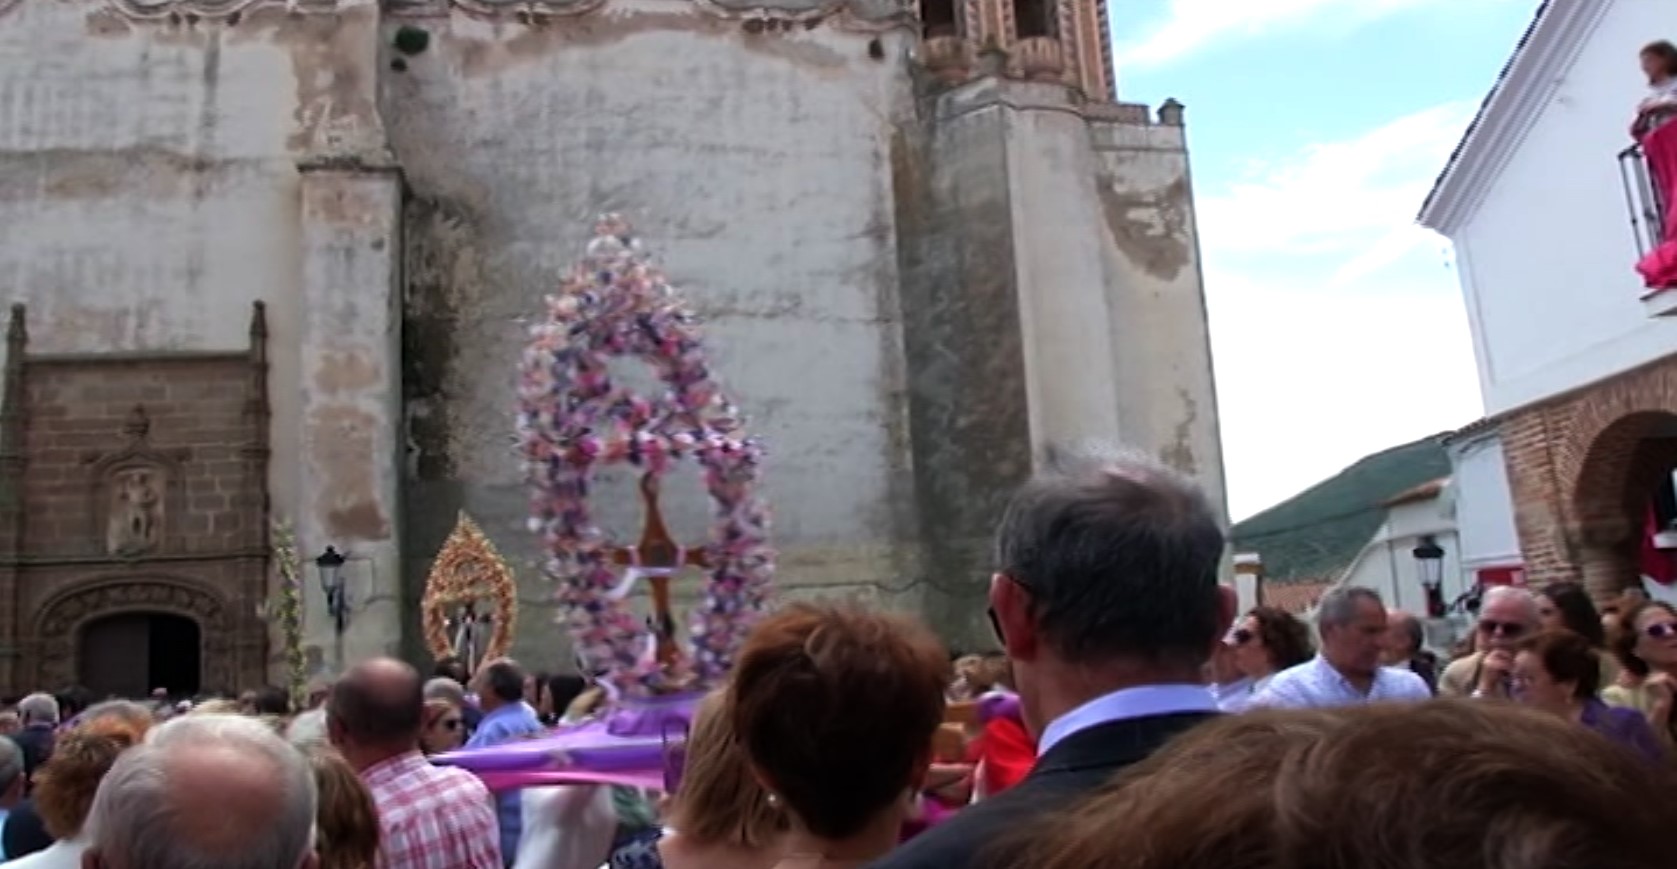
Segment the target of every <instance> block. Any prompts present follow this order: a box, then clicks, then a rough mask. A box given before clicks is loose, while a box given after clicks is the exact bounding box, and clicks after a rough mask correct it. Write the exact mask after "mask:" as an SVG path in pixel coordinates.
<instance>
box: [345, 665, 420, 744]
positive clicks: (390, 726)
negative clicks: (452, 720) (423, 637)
mask: <svg viewBox="0 0 1677 869" xmlns="http://www.w3.org/2000/svg"><path fill="white" fill-rule="evenodd" d="M326 715H327V723H328V726H329V728H330V729H331V732H332V740H333V742H334V743H338V742H343V741H347V742H349V743H351V744H353V745H355V746H359V747H366V748H382V749H390V750H399V749H401V750H405V749H407V748H411V747H412V746H413V745H415V744H416V743H417V742H418V740H419V731H420V728H421V726H422V725H423V724H424V720H425V686H424V683H423V682H421V681H420V678H419V673H418V672H417V671H416V670H414V668H412V667H410V666H408V665H407V664H404V663H402V662H401V661H398V660H395V659H394V658H374V659H373V660H371V661H367V662H364V663H361V664H358V665H356V666H355V667H354V668H353V669H351V670H350V671H349V672H347V673H345V674H344V675H343V678H341V679H339V680H338V681H337V682H335V683H333V685H332V695H331V697H330V698H329V699H328V700H327V701H326ZM340 747H344V746H341V745H340Z"/></svg>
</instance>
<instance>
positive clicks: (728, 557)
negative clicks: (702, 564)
mask: <svg viewBox="0 0 1677 869" xmlns="http://www.w3.org/2000/svg"><path fill="white" fill-rule="evenodd" d="M611 357H635V358H639V359H641V360H643V361H645V362H647V363H649V364H650V365H652V366H653V368H654V369H655V370H656V372H657V374H658V378H659V380H660V381H662V382H663V384H664V386H665V387H666V391H665V393H664V395H662V396H660V397H659V398H657V399H655V400H654V399H648V398H646V397H643V396H640V395H637V394H635V393H634V392H632V391H630V390H628V389H626V388H624V387H620V386H616V385H614V384H613V383H612V381H611V377H610V374H609V372H608V370H607V367H606V366H607V361H608V360H609V359H610V358H611ZM520 375H521V376H520V382H519V401H520V413H519V425H518V432H519V439H520V441H521V443H522V447H523V454H524V461H525V468H526V472H527V475H528V477H529V480H530V483H531V486H532V489H533V492H532V496H531V520H530V525H531V529H532V530H533V531H535V532H537V533H538V534H540V535H541V537H542V540H543V543H544V545H545V547H546V549H547V552H548V557H547V561H546V564H545V568H546V570H547V572H548V574H549V575H550V576H552V577H553V578H554V579H555V580H557V581H558V582H559V584H560V592H559V597H560V601H561V603H562V604H564V606H565V608H566V610H567V612H568V618H569V623H570V629H571V635H572V638H573V640H574V642H575V643H576V646H577V652H578V655H579V656H580V657H581V658H582V659H583V660H584V661H585V662H586V663H587V664H588V665H589V666H590V667H592V668H593V669H594V671H595V672H604V673H607V674H608V675H607V678H608V680H609V681H610V683H611V685H612V687H614V688H615V689H616V690H617V691H618V692H619V693H621V694H622V695H626V696H647V695H653V694H663V693H668V692H670V691H676V690H685V689H691V688H705V687H710V686H714V685H717V684H720V683H721V682H722V680H723V679H724V678H725V677H726V675H727V673H728V671H729V670H730V669H731V668H732V665H733V658H734V654H735V652H736V651H737V650H738V649H739V647H740V644H741V642H742V641H743V640H744V638H745V635H746V634H747V633H748V632H749V631H750V629H751V626H752V625H753V624H754V622H755V620H756V617H757V615H758V614H759V613H761V612H762V610H763V608H764V607H765V605H766V604H767V602H768V598H769V595H770V592H771V589H772V577H773V573H774V553H773V552H772V550H770V548H769V546H768V527H769V516H768V508H767V505H766V504H765V503H764V502H763V501H762V499H760V498H758V497H757V496H756V494H755V491H754V490H755V486H756V483H757V480H758V475H759V472H760V469H761V463H762V457H763V451H762V446H761V444H759V443H758V442H757V441H756V440H755V439H754V438H749V437H742V436H741V424H740V419H739V413H738V411H737V410H736V409H735V408H734V406H733V405H732V404H731V403H730V402H729V401H728V399H727V397H726V396H725V395H724V394H723V392H722V389H721V387H720V386H719V385H718V384H717V383H716V381H715V380H714V379H713V378H712V377H711V373H710V367H709V365H708V363H707V362H706V359H705V353H704V347H703V345H702V344H701V342H700V340H699V332H698V328H697V320H696V318H695V317H694V316H693V314H692V313H691V312H689V311H688V310H687V309H686V308H685V307H684V306H683V305H682V304H681V302H680V300H679V298H678V297H677V296H676V294H675V292H674V290H673V289H672V288H671V287H670V286H669V285H668V284H667V283H666V282H665V280H664V276H663V275H662V274H661V273H660V272H659V271H658V270H657V269H656V268H655V267H654V266H652V265H651V264H650V263H649V262H648V261H647V258H646V257H645V255H644V254H643V253H642V252H641V248H640V244H639V243H638V241H637V240H636V239H635V237H634V236H633V235H632V233H631V230H630V227H629V225H628V224H627V223H625V222H624V221H623V220H621V219H620V218H618V217H616V216H614V215H613V216H607V217H604V218H602V219H601V220H600V222H599V224H598V225H597V226H596V227H595V236H594V238H593V240H592V241H590V242H589V243H588V246H587V249H586V254H585V255H584V257H583V258H582V260H581V261H579V262H578V263H577V264H576V266H575V267H574V268H573V270H572V272H571V274H570V276H569V277H568V278H567V279H566V281H565V283H564V285H563V286H562V287H561V288H560V291H559V292H558V293H557V294H555V295H552V296H549V297H548V299H547V316H546V317H545V319H543V320H542V321H541V322H539V323H537V324H536V325H534V326H533V327H531V330H530V344H529V346H528V347H527V348H526V349H525V351H524V358H523V362H522V365H521V371H520ZM682 458H693V459H696V460H697V461H698V463H699V465H700V466H701V467H702V468H703V469H704V475H705V487H706V489H707V490H708V492H709V493H710V498H711V501H712V502H713V504H714V505H715V521H714V523H713V525H712V528H711V538H710V540H709V541H708V542H707V544H706V546H705V553H706V555H707V556H708V559H709V565H710V579H709V582H708V583H707V585H706V588H705V593H704V598H703V601H702V603H701V604H700V606H699V607H698V608H697V609H695V610H694V611H693V612H692V613H691V618H690V620H689V627H688V631H689V635H690V636H691V638H692V645H691V648H690V650H689V651H688V660H689V661H690V662H691V664H692V668H693V675H694V677H695V681H696V684H694V682H684V681H680V680H678V679H676V678H675V677H673V676H672V674H670V673H667V672H665V670H664V668H663V667H661V666H659V665H658V664H657V662H656V661H649V660H647V659H646V656H644V655H642V654H641V649H642V648H643V647H644V646H645V644H646V642H647V634H646V629H645V628H644V627H643V624H642V621H641V619H640V618H639V617H637V616H636V615H635V613H634V611H633V610H632V609H631V607H630V606H629V604H628V602H627V601H625V600H622V599H616V598H614V597H613V595H612V594H611V591H612V589H613V588H614V587H616V586H617V585H618V582H619V577H620V570H619V568H618V566H617V565H615V564H613V562H612V557H611V556H612V551H613V550H614V549H615V548H617V544H615V543H614V542H613V540H612V539H611V537H610V535H608V534H607V532H605V531H604V530H602V529H601V528H600V527H599V526H598V525H596V524H595V522H594V519H593V516H592V513H591V511H590V509H589V504H588V491H589V480H590V477H591V476H592V473H593V471H594V470H595V469H596V468H598V467H600V466H605V465H613V464H629V465H632V466H635V467H638V468H641V469H643V470H644V471H646V472H649V473H652V474H655V475H659V476H661V475H663V474H664V473H666V472H667V471H668V470H669V469H670V467H671V463H672V462H674V461H677V460H679V459H682Z"/></svg>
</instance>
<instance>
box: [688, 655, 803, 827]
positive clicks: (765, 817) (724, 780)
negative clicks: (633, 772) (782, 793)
mask: <svg viewBox="0 0 1677 869" xmlns="http://www.w3.org/2000/svg"><path fill="white" fill-rule="evenodd" d="M686 753H687V759H686V761H685V763H684V765H683V769H682V775H681V784H680V786H679V787H677V788H676V792H675V795H674V797H673V798H672V799H671V801H670V825H671V826H672V827H674V828H675V829H677V830H679V831H680V832H681V834H682V835H683V836H686V837H688V838H691V839H692V840H693V841H694V842H698V843H702V844H706V845H717V844H725V845H735V846H739V847H744V848H760V847H763V846H764V845H767V844H769V843H770V842H771V841H772V840H773V839H775V838H776V837H778V836H779V835H780V834H781V833H784V832H785V831H786V827H787V821H786V815H785V814H784V813H782V812H779V811H776V810H775V808H774V806H771V805H770V804H769V794H768V791H766V790H764V789H763V786H762V785H760V784H758V783H757V780H756V779H755V778H753V777H752V775H751V767H750V764H749V763H747V761H746V757H745V750H744V749H743V748H741V747H740V744H739V739H738V737H737V736H736V735H735V734H734V729H733V726H732V722H730V721H729V719H728V696H727V691H726V689H724V690H721V691H713V692H711V694H710V695H709V696H707V697H705V699H704V700H702V701H700V703H699V708H698V709H697V710H696V711H695V712H694V713H693V727H692V730H691V732H689V733H688V735H687V744H686Z"/></svg>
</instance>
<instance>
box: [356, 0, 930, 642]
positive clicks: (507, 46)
mask: <svg viewBox="0 0 1677 869" xmlns="http://www.w3.org/2000/svg"><path fill="white" fill-rule="evenodd" d="M404 25H406V26H408V27H410V28H423V29H424V30H425V31H426V32H427V33H429V35H430V37H429V45H428V47H427V48H426V50H425V51H423V52H422V53H419V54H416V55H412V56H401V57H400V59H401V60H402V64H401V65H402V66H404V67H405V70H402V71H390V72H387V73H386V74H385V81H384V86H383V93H382V109H383V114H384V119H385V123H386V125H387V128H388V130H389V135H390V143H391V148H392V150H393V151H394V153H395V154H396V157H397V159H398V160H399V161H400V163H401V165H402V166H403V168H404V171H405V174H406V178H407V182H408V185H409V187H410V189H411V193H412V199H411V200H410V204H409V207H408V220H407V226H406V228H407V235H408V244H409V258H408V273H407V282H406V286H407V323H406V327H407V330H408V332H409V342H408V349H409V354H408V357H407V361H406V364H407V377H406V380H407V389H408V392H409V404H408V419H409V425H408V436H409V442H410V445H411V447H412V449H413V450H414V453H413V455H412V456H411V457H410V461H409V479H408V486H407V494H406V498H405V502H406V505H407V511H408V514H409V520H410V523H411V524H410V526H409V529H408V530H409V532H410V533H409V535H408V543H407V551H408V555H409V558H408V559H407V563H408V568H409V579H410V584H409V588H410V593H412V594H417V588H418V583H419V582H420V581H421V580H422V578H423V574H424V571H425V568H426V562H427V560H428V559H429V557H430V556H431V555H432V554H434V553H435V551H436V549H437V547H438V546H439V545H440V544H441V542H442V540H443V539H444V537H445V536H446V534H447V532H448V530H449V528H450V527H451V526H452V524H453V520H454V515H455V512H456V510H458V509H465V510H466V511H467V512H469V513H470V514H471V515H472V516H473V517H475V518H476V519H477V520H478V521H479V522H480V523H481V524H482V526H483V528H484V530H485V531H486V533H488V534H489V535H490V536H491V537H493V538H494V539H495V541H496V543H497V545H498V546H500V547H501V549H502V551H503V552H504V553H506V554H507V555H508V557H509V560H511V561H512V562H513V563H514V566H515V567H516V568H517V569H518V570H519V573H520V580H521V584H522V588H523V598H522V600H521V602H520V603H521V607H520V611H521V614H522V615H521V618H520V625H519V631H518V641H517V644H516V646H515V652H516V653H517V654H518V655H520V656H521V657H523V658H526V659H529V660H530V661H531V662H532V663H534V664H537V665H540V666H544V667H552V666H558V665H561V664H563V663H565V662H567V661H568V658H567V657H566V656H567V655H568V652H567V651H566V650H565V646H566V644H565V643H564V642H563V640H562V639H561V638H560V636H559V632H558V631H557V630H556V629H555V628H554V627H553V626H552V620H553V615H554V613H553V609H552V602H551V587H550V585H549V584H548V583H547V582H546V581H544V580H543V579H541V578H540V577H539V576H538V575H537V574H536V571H535V570H534V567H533V563H534V560H535V557H536V553H535V551H534V546H533V545H534V541H533V539H532V537H531V535H530V534H529V533H528V531H527V530H526V527H525V526H526V518H525V517H526V516H527V515H528V508H527V500H526V499H527V493H526V489H525V486H524V483H523V476H522V470H521V468H520V466H519V463H518V461H517V457H516V454H515V451H514V444H513V439H512V438H513V424H514V414H513V412H514V393H513V385H514V376H515V372H516V366H517V361H518V357H519V354H520V352H521V349H522V345H523V341H524V337H523V335H524V333H523V327H522V322H523V321H524V320H525V319H526V318H529V317H533V316H536V315H538V314H539V313H540V311H541V300H542V296H543V295H544V294H545V293H547V292H551V291H552V290H553V289H554V288H555V287H556V285H557V283H558V281H559V279H560V277H561V275H562V273H563V272H564V270H566V269H567V268H568V267H569V265H570V263H571V262H572V261H573V260H574V258H575V257H576V256H577V255H578V254H579V253H580V251H581V245H582V243H583V242H584V241H585V240H586V239H587V237H588V235H589V233H590V232H591V229H592V223H593V219H594V217H595V215H596V214H597V213H600V212H604V211H616V212H621V213H623V214H624V215H625V216H626V217H628V218H629V219H631V220H632V221H634V222H635V223H636V226H637V228H638V230H639V231H640V232H641V234H642V235H643V236H644V237H645V240H646V242H647V244H648V246H649V248H650V249H651V250H652V251H653V252H654V253H656V254H657V255H658V256H659V258H660V259H661V261H662V263H663V264H664V266H665V268H666V269H667V271H668V272H669V274H670V276H671V278H672V280H673V282H674V283H675V284H676V285H677V286H679V287H680V288H681V289H682V290H683V291H684V292H685V294H686V296H687V298H688V299H689V300H690V302H691V303H692V305H693V307H694V308H695V309H696V310H697V311H698V312H699V313H700V315H701V316H703V317H704V318H705V320H706V324H707V325H706V334H707V336H708V338H709V341H710V346H711V349H712V354H713V363H714V367H715V369H716V370H717V372H718V373H719V374H720V376H721V377H722V379H723V381H724V382H725V384H726V385H727V387H728V388H729V389H730V391H731V392H732V393H733V395H734V398H735V400H736V401H738V402H739V403H740V405H741V407H742V409H743V411H744V412H745V414H746V415H747V418H748V420H749V427H750V431H751V432H752V433H753V434H756V435H758V436H760V437H762V438H764V439H765V440H766V441H767V443H768V446H769V451H770V454H769V459H768V464H767V468H766V471H765V478H766V480H767V495H768V496H769V498H770V499H771V500H772V502H773V506H774V515H775V544H776V547H777V548H778V549H779V551H780V560H779V565H780V570H779V578H780V581H781V583H782V584H783V586H784V587H788V588H791V589H794V590H796V589H800V588H802V589H813V588H819V589H822V590H824V591H825V592H828V593H851V592H855V593H861V594H864V595H875V594H879V593H881V592H882V591H887V590H889V589H890V588H892V587H893V586H896V585H899V584H907V583H908V581H909V578H908V574H907V570H908V568H907V565H908V564H910V563H911V560H912V554H913V541H914V540H915V539H916V529H915V523H914V521H913V516H914V514H913V511H912V503H911V496H910V494H909V493H910V491H911V486H912V480H911V477H910V473H909V459H908V451H907V446H906V444H907V426H906V417H905V412H904V405H903V390H904V375H903V371H904V368H903V357H902V349H901V338H900V322H899V318H900V313H899V305H898V302H897V283H898V280H897V251H896V235H897V234H896V231H895V228H894V225H893V220H894V219H893V189H892V167H891V147H892V142H893V141H894V140H895V138H896V137H897V135H898V133H897V131H898V127H899V125H900V124H901V123H902V122H903V121H905V120H908V119H910V118H911V112H912V104H911V94H910V93H909V90H908V86H909V76H908V73H907V60H906V57H905V52H906V49H907V43H906V40H907V38H908V34H906V33H903V32H900V31H896V32H890V31H888V32H884V33H880V34H872V33H867V32H847V31H845V30H843V29H841V28H840V27H838V26H836V25H835V24H833V23H821V24H818V25H816V26H813V27H804V26H802V25H799V26H797V27H796V28H795V29H792V30H787V29H783V28H769V29H763V28H756V30H757V32H753V29H754V28H752V27H749V26H747V24H746V22H742V21H736V20H729V19H727V18H724V17H720V16H718V15H717V14H714V13H712V12H708V11H704V10H701V9H699V8H698V7H697V6H695V5H684V4H670V3H664V2H628V3H614V4H613V5H612V7H611V9H610V10H607V11H601V12H597V13H591V14H589V15H587V16H584V17H579V18H566V17H562V16H561V17H556V18H554V19H552V20H551V21H549V22H548V23H546V24H544V25H540V26H535V25H526V24H522V23H520V22H518V21H516V20H511V19H509V20H503V21H495V22H486V21H481V20H477V19H475V18H472V17H469V16H467V15H465V14H463V13H461V12H460V11H458V10H456V11H454V12H453V13H452V14H447V15H440V16H439V15H426V16H417V17H406V16H400V15H392V16H391V17H390V20H389V21H387V23H386V31H387V39H386V42H387V43H394V42H395V32H396V30H397V29H398V28H400V27H402V26H404ZM396 59H398V57H396V56H393V57H392V58H391V60H392V61H394V60H396ZM639 367H642V366H636V365H634V364H625V365H624V366H623V367H622V368H621V369H619V371H620V372H621V375H622V376H623V377H625V378H626V379H627V380H628V381H629V382H632V383H637V384H642V385H647V384H649V381H650V377H649V376H648V375H647V373H646V372H645V371H640V370H636V369H637V368H639ZM665 491H666V496H665V500H666V502H667V503H666V506H667V515H668V517H669V519H670V523H671V525H672V530H673V531H674V532H675V533H676V535H677V537H678V538H680V539H682V540H683V541H690V542H698V541H700V540H702V539H703V537H704V535H705V534H706V533H707V532H708V522H709V514H708V511H709V505H708V503H707V502H706V501H705V499H704V498H703V497H702V489H701V487H700V485H699V482H698V478H697V474H696V473H685V474H678V475H677V477H676V478H675V479H672V480H671V482H670V483H669V484H668V485H667V487H666V490H665ZM595 502H596V504H597V506H598V510H599V513H600V515H601V517H602V519H603V522H604V523H605V524H606V526H607V527H609V528H611V529H613V530H616V531H618V532H620V533H622V534H624V535H625V536H633V534H635V533H636V532H637V530H638V528H639V522H640V518H639V515H638V509H637V502H636V500H635V498H634V497H632V490H631V488H630V487H629V480H628V479H627V478H626V477H624V476H622V475H607V476H606V478H605V484H604V485H602V486H601V487H600V488H599V489H598V490H597V492H596V495H595ZM678 585H679V587H680V588H681V589H683V590H685V591H686V592H688V593H691V592H692V591H693V590H694V589H695V588H696V585H697V582H696V577H690V578H689V579H688V580H687V581H686V582H685V583H680V584H678Z"/></svg>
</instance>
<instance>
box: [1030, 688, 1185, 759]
mask: <svg viewBox="0 0 1677 869" xmlns="http://www.w3.org/2000/svg"><path fill="white" fill-rule="evenodd" d="M1216 711H1217V700H1216V698H1214V697H1212V696H1211V689H1209V688H1207V687H1205V686H1204V685H1138V686H1136V687H1134V688H1124V689H1121V690H1118V691H1114V692H1112V693H1111V694H1103V695H1102V696H1100V697H1096V698H1095V699H1093V700H1090V701H1089V702H1088V703H1085V704H1083V705H1082V706H1079V707H1077V708H1076V709H1073V710H1072V711H1070V712H1067V713H1066V714H1064V715H1062V716H1060V717H1059V718H1056V719H1054V720H1053V721H1052V722H1050V723H1049V725H1048V726H1047V727H1046V728H1044V729H1043V731H1042V738H1041V739H1039V740H1037V749H1036V753H1037V757H1041V756H1043V755H1045V754H1047V753H1048V751H1049V749H1051V748H1053V747H1054V745H1055V744H1056V743H1058V742H1061V741H1063V740H1064V739H1065V738H1066V737H1068V736H1071V735H1072V734H1074V733H1077V732H1079V731H1083V730H1088V729H1089V728H1091V727H1098V726H1100V725H1102V724H1107V723H1109V722H1112V721H1127V720H1129V719H1131V718H1148V717H1151V716H1154V715H1174V714H1177V713H1181V712H1216Z"/></svg>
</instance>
